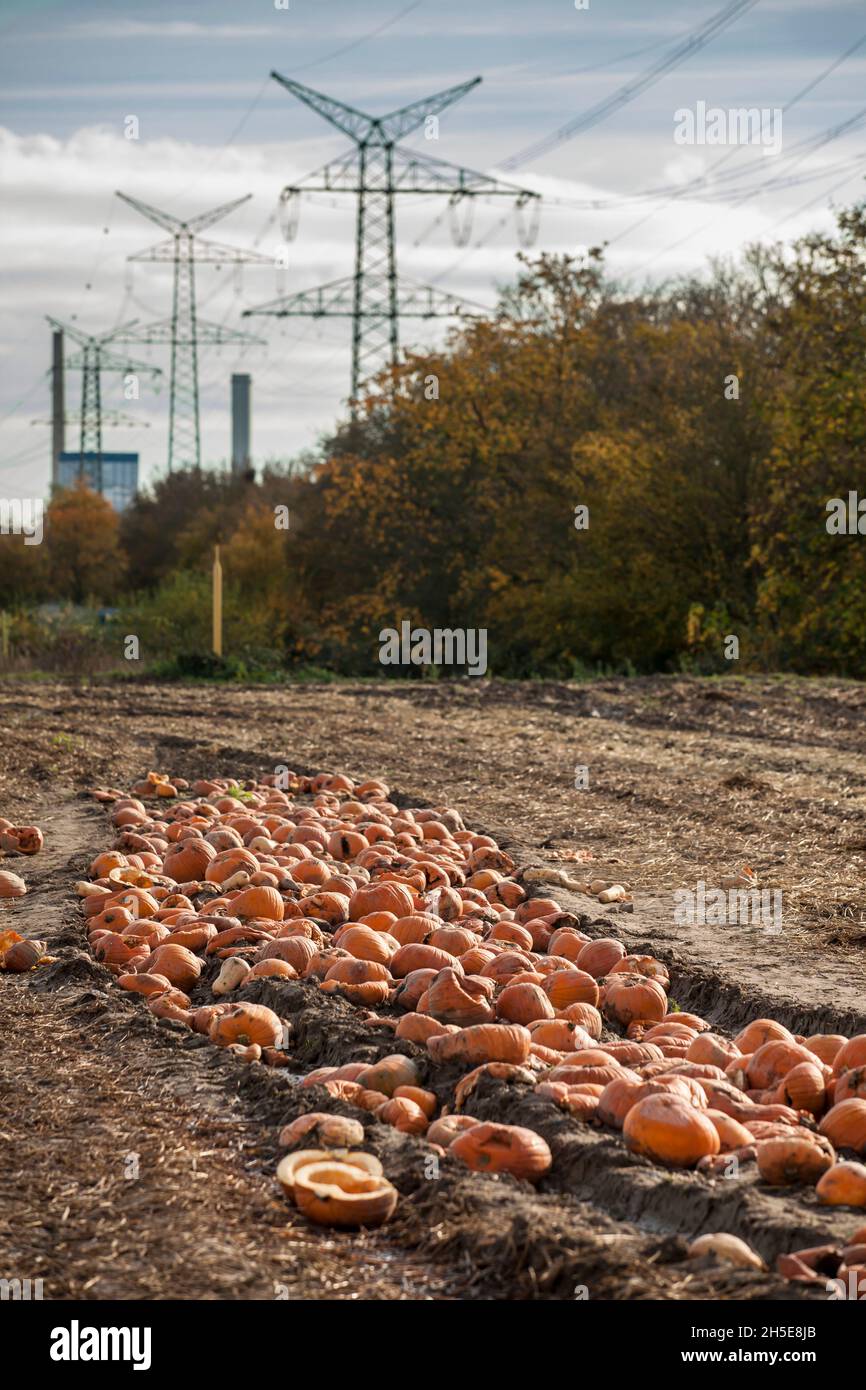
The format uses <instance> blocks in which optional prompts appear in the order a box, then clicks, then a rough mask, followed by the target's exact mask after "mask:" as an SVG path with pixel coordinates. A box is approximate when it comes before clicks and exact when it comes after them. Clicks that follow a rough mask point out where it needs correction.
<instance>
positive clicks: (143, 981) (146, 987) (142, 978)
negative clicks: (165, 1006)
mask: <svg viewBox="0 0 866 1390" xmlns="http://www.w3.org/2000/svg"><path fill="white" fill-rule="evenodd" d="M117 983H118V984H119V986H120V988H121V989H128V990H130V991H131V992H132V993H133V994H144V995H150V994H164V993H165V991H166V990H168V989H171V981H170V980H168V979H167V978H166V976H165V975H152V974H150V972H149V971H145V972H143V973H141V974H138V973H135V974H132V975H118V977H117Z"/></svg>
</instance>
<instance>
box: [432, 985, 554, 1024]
mask: <svg viewBox="0 0 866 1390" xmlns="http://www.w3.org/2000/svg"><path fill="white" fill-rule="evenodd" d="M496 1014H497V1017H498V1018H502V1019H505V1021H506V1022H507V1023H524V1024H525V1023H534V1022H536V1021H537V1020H538V1019H552V1018H553V1017H554V1008H553V1005H552V1004H551V1002H550V999H549V997H548V996H547V995H546V994H545V992H544V990H543V989H541V988H540V987H539V986H538V985H536V984H516V983H515V984H510V985H506V986H505V988H504V989H503V990H502V992H501V994H500V995H499V998H498V999H497V1001H496ZM453 1021H454V1022H455V1023H456V1021H457V1020H456V1019H455V1020H453Z"/></svg>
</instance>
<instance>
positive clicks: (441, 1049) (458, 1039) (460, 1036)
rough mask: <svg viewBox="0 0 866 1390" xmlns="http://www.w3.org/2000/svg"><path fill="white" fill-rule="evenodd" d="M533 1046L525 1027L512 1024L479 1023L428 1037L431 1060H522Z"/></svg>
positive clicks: (472, 1063) (468, 1063) (473, 1062)
mask: <svg viewBox="0 0 866 1390" xmlns="http://www.w3.org/2000/svg"><path fill="white" fill-rule="evenodd" d="M531 1046H532V1034H531V1033H530V1032H529V1029H528V1028H524V1027H523V1026H522V1025H521V1024H517V1023H513V1024H507V1023H478V1024H475V1025H473V1026H472V1027H469V1028H461V1029H460V1030H459V1031H458V1032H457V1033H441V1034H438V1035H437V1036H436V1037H432V1038H428V1039H427V1051H428V1052H429V1053H430V1056H431V1057H432V1058H433V1060H434V1062H461V1063H463V1064H464V1065H466V1066H470V1067H473V1066H477V1065H478V1064H479V1063H480V1062H515V1063H520V1062H525V1061H526V1060H527V1058H528V1057H529V1050H530V1048H531Z"/></svg>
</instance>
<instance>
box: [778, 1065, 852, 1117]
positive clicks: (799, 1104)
mask: <svg viewBox="0 0 866 1390" xmlns="http://www.w3.org/2000/svg"><path fill="white" fill-rule="evenodd" d="M864 1095H866V1089H864ZM775 1099H776V1100H777V1101H778V1102H779V1104H780V1105H790V1106H791V1107H792V1109H794V1110H808V1112H809V1114H810V1115H820V1114H821V1112H822V1110H823V1109H824V1105H825V1103H826V1099H827V1088H826V1086H825V1084H824V1075H823V1072H822V1071H821V1069H820V1067H818V1066H813V1064H812V1063H811V1062H798V1063H797V1065H796V1066H795V1067H792V1068H791V1070H790V1071H789V1072H788V1073H787V1075H786V1076H784V1077H783V1078H782V1080H781V1081H780V1082H779V1086H778V1090H777V1091H776V1093H775Z"/></svg>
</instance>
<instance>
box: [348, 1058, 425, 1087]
mask: <svg viewBox="0 0 866 1390" xmlns="http://www.w3.org/2000/svg"><path fill="white" fill-rule="evenodd" d="M357 1079H358V1084H359V1085H360V1086H362V1087H363V1089H364V1090H365V1091H379V1092H381V1094H382V1095H383V1096H386V1097H391V1096H393V1094H394V1092H395V1091H396V1089H397V1087H398V1086H417V1084H418V1067H417V1066H416V1064H415V1063H414V1062H413V1061H412V1058H411V1057H405V1056H404V1055H403V1053H402V1052H394V1053H391V1054H390V1055H389V1056H387V1057H382V1058H381V1059H380V1060H379V1061H378V1062H374V1063H373V1064H372V1065H371V1066H368V1067H365V1068H364V1069H363V1071H361V1072H360V1073H359V1074H358V1078H357Z"/></svg>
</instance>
